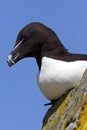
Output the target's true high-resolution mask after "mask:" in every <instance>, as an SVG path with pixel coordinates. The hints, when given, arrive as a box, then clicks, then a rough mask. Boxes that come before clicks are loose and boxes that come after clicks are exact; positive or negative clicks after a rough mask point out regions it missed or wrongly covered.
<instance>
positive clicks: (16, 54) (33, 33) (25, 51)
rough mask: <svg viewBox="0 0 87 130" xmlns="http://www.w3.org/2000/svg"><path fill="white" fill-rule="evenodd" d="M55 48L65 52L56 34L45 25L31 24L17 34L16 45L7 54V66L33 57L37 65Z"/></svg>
mask: <svg viewBox="0 0 87 130" xmlns="http://www.w3.org/2000/svg"><path fill="white" fill-rule="evenodd" d="M56 48H59V50H65V48H64V47H63V45H62V44H61V42H60V41H59V39H58V37H57V36H56V34H55V33H54V32H53V31H52V30H51V29H49V28H48V27H46V26H45V25H43V24H41V23H37V22H33V23H30V24H28V25H26V26H25V27H24V28H23V29H22V30H21V31H20V32H19V34H18V36H17V40H16V44H15V46H14V48H13V50H12V51H11V53H10V54H9V56H8V58H7V62H8V65H9V66H12V65H13V64H15V63H16V62H18V61H19V60H20V59H23V58H26V57H35V58H36V60H37V63H38V64H39V62H40V60H41V58H42V57H43V56H47V55H49V53H50V52H52V51H53V50H56ZM60 48H61V49H60ZM57 51H58V50H57Z"/></svg>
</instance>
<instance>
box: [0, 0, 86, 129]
mask: <svg viewBox="0 0 87 130" xmlns="http://www.w3.org/2000/svg"><path fill="white" fill-rule="evenodd" d="M32 21H39V22H41V23H44V24H45V25H47V26H49V27H50V28H52V29H53V30H54V31H55V32H56V33H57V35H58V36H59V38H60V40H61V41H62V43H63V44H64V45H65V47H66V48H67V49H68V50H69V51H71V52H77V53H84V54H85V53H87V0H72V1H70V0H55V1H53V0H44V1H41V0H37V1H35V0H22V1H21V0H19V1H17V0H15V1H12V0H7V1H6V0H1V1H0V34H1V35H0V130H29V129H31V130H36V129H37V130H41V126H42V120H43V117H44V115H45V113H46V112H47V110H48V108H49V106H47V107H44V104H45V103H48V102H49V101H48V100H47V99H46V98H45V97H44V96H43V95H42V93H41V92H40V90H39V89H38V86H37V81H36V77H37V73H38V67H37V65H36V62H35V59H32V58H30V59H23V60H21V61H19V62H18V63H17V64H16V65H14V66H13V67H11V68H9V67H8V65H7V62H6V58H7V56H8V54H9V52H10V51H11V49H12V48H13V46H14V44H15V40H16V36H17V34H18V32H19V31H20V29H22V27H24V26H25V25H26V24H28V23H30V22H32Z"/></svg>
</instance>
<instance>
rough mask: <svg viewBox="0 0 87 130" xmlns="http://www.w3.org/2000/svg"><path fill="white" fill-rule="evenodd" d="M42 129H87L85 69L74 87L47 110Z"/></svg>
mask: <svg viewBox="0 0 87 130" xmlns="http://www.w3.org/2000/svg"><path fill="white" fill-rule="evenodd" d="M42 130H87V70H86V72H85V73H84V75H83V77H82V79H81V81H79V82H78V83H77V84H76V86H75V88H73V89H72V90H71V91H70V92H68V93H67V94H66V95H64V96H62V97H61V98H60V99H59V100H57V101H56V102H55V103H54V105H53V106H51V108H50V109H49V110H48V111H47V113H46V115H45V117H44V119H43V126H42Z"/></svg>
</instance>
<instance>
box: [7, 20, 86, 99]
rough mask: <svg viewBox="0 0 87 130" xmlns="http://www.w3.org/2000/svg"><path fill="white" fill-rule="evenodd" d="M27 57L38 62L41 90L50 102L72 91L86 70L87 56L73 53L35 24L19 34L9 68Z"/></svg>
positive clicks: (39, 25) (51, 31)
mask: <svg viewBox="0 0 87 130" xmlns="http://www.w3.org/2000/svg"><path fill="white" fill-rule="evenodd" d="M26 57H34V58H35V59H36V62H37V65H38V68H39V74H38V76H37V77H38V78H37V81H38V86H39V88H40V90H41V92H42V93H43V95H44V96H45V97H46V98H48V99H50V100H56V99H58V98H59V97H60V96H62V95H64V94H65V93H66V92H67V91H68V90H70V89H71V88H73V87H74V86H75V84H76V83H77V82H78V81H79V80H80V79H81V78H82V75H83V73H84V71H85V70H86V68H87V55H86V54H74V53H70V52H69V51H68V50H67V49H66V48H65V47H64V45H63V44H62V43H61V41H60V40H59V38H58V37H57V35H56V34H55V32H54V31H53V30H51V29H50V28H48V27H47V26H45V25H43V24H41V23H39V22H32V23H30V24H28V25H26V26H25V27H24V28H23V29H22V30H21V31H20V32H19V34H18V36H17V39H16V43H15V46H14V48H13V49H12V51H11V53H10V54H9V55H8V58H7V62H8V65H9V66H12V65H14V64H15V63H16V62H18V61H19V60H21V59H23V58H26Z"/></svg>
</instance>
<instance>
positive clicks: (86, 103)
mask: <svg viewBox="0 0 87 130" xmlns="http://www.w3.org/2000/svg"><path fill="white" fill-rule="evenodd" d="M76 130H87V96H84V99H83V103H82V110H81V112H80V115H79V119H78V124H77V128H76Z"/></svg>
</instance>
